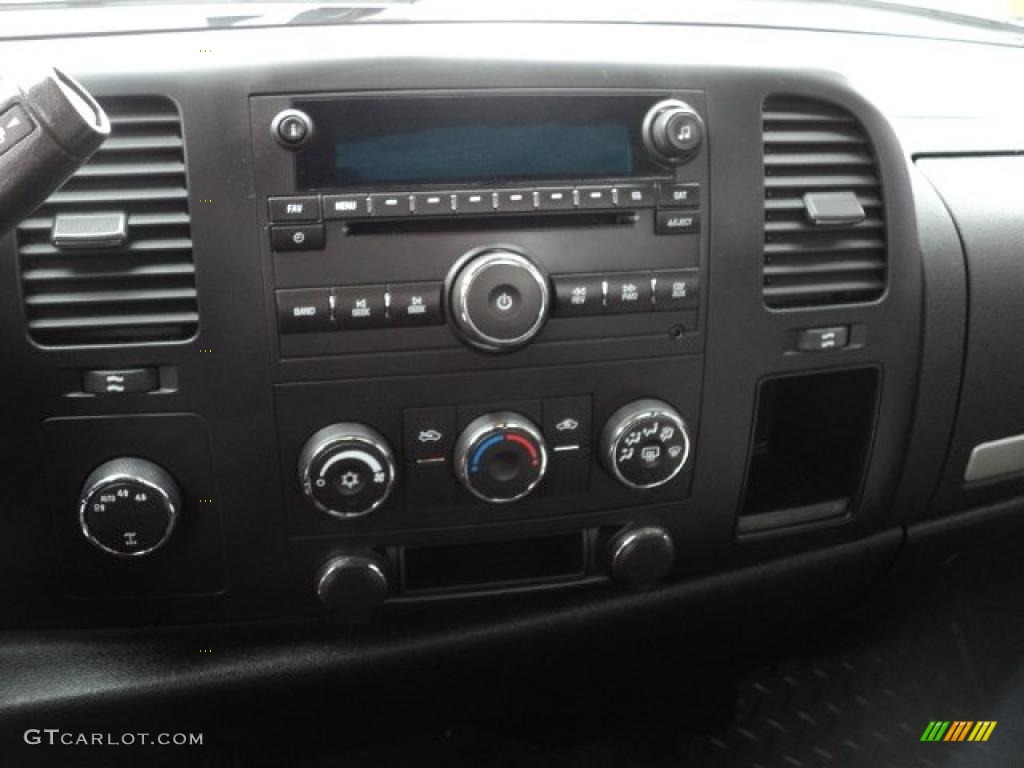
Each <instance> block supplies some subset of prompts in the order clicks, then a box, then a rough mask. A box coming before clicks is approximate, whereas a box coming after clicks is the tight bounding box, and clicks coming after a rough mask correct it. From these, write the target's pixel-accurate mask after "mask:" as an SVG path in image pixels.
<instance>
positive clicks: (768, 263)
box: [763, 96, 887, 308]
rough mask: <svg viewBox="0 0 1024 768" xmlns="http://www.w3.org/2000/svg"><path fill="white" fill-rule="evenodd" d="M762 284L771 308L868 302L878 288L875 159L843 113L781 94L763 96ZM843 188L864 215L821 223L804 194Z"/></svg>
mask: <svg viewBox="0 0 1024 768" xmlns="http://www.w3.org/2000/svg"><path fill="white" fill-rule="evenodd" d="M763 137H764V216H765V223H764V271H763V276H764V287H763V295H764V300H765V303H766V304H767V305H768V306H770V307H775V308H790V307H815V306H830V305H837V304H849V303H857V302H867V301H874V300H875V299H877V298H879V297H880V296H881V295H882V294H883V293H884V292H885V285H886V273H887V257H886V231H885V207H884V203H883V201H884V196H883V194H882V185H881V179H880V176H879V172H878V163H877V158H876V157H875V155H874V153H873V151H872V148H871V142H870V141H869V140H868V136H867V134H866V133H865V132H864V129H863V128H862V127H861V125H860V124H859V123H858V121H857V120H856V118H854V117H853V115H851V114H850V113H848V112H847V111H846V110H844V109H841V108H839V107H837V106H834V105H832V104H827V103H824V102H820V101H814V100H810V99H802V98H797V97H788V96H772V97H769V98H768V99H767V100H766V101H765V105H764V113H763ZM825 192H847V193H852V194H853V195H855V196H856V198H857V201H858V202H859V203H860V205H861V207H862V208H863V209H864V219H863V221H860V222H858V223H855V224H839V225H821V224H817V223H815V222H813V221H812V220H811V218H810V217H809V216H808V212H807V205H806V204H805V201H804V196H805V195H807V194H815V193H825Z"/></svg>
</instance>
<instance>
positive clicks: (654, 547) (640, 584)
mask: <svg viewBox="0 0 1024 768" xmlns="http://www.w3.org/2000/svg"><path fill="white" fill-rule="evenodd" d="M675 556H676V549H675V545H674V544H673V543H672V537H671V536H670V535H669V532H668V531H666V530H665V529H664V528H661V527H659V526H654V525H652V526H646V527H643V528H631V529H627V530H625V531H623V532H622V533H620V534H618V535H617V536H615V537H614V538H612V540H611V541H610V542H608V550H607V565H608V572H609V575H610V576H611V577H612V579H614V580H615V581H616V582H617V583H619V584H621V585H623V586H625V587H629V588H630V589H650V588H651V587H653V586H655V585H656V584H658V583H659V582H660V581H662V580H663V579H664V578H665V577H666V576H668V574H669V573H670V572H671V571H672V564H673V563H674V562H675Z"/></svg>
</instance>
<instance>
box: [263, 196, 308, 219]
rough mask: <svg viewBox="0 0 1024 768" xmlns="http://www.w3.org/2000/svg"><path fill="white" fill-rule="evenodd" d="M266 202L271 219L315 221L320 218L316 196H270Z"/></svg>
mask: <svg viewBox="0 0 1024 768" xmlns="http://www.w3.org/2000/svg"><path fill="white" fill-rule="evenodd" d="M267 202H268V205H269V208H270V220H271V221H317V220H318V219H319V218H320V198H318V197H313V196H310V197H272V198H270V199H269V200H268V201H267Z"/></svg>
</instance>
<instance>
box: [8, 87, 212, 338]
mask: <svg viewBox="0 0 1024 768" xmlns="http://www.w3.org/2000/svg"><path fill="white" fill-rule="evenodd" d="M100 101H101V103H102V105H103V107H104V109H105V110H106V111H107V114H108V115H109V116H110V123H111V127H112V130H111V135H110V137H109V138H108V139H107V140H106V141H105V142H104V144H103V146H102V147H100V149H99V151H98V152H97V153H96V155H95V156H94V157H93V158H92V159H91V160H90V161H89V162H88V163H86V164H85V165H84V166H83V167H82V168H81V169H79V171H78V172H77V173H76V174H75V175H74V176H73V177H72V178H71V179H69V180H68V182H67V183H66V184H65V185H64V186H63V187H62V188H61V189H59V190H58V191H57V192H55V193H54V194H53V195H51V196H50V197H49V199H48V200H47V201H46V202H45V203H44V204H43V205H42V207H40V208H39V210H38V211H36V212H35V213H34V214H33V215H32V217H31V218H29V219H26V220H25V221H23V222H22V223H21V224H20V225H19V226H18V230H17V236H18V254H19V259H20V264H21V280H22V288H23V293H24V297H25V298H24V303H25V313H26V316H27V321H28V329H29V333H30V335H31V336H32V338H33V339H34V340H36V341H37V342H39V343H40V344H43V345H52V346H67V345H90V344H128V343H145V342H157V341H174V340H182V339H188V338H191V337H192V336H193V335H194V334H195V333H196V330H197V328H198V324H199V314H198V306H197V298H196V287H195V267H194V265H193V259H192V233H191V219H190V215H189V207H188V182H187V178H186V170H185V157H184V142H183V140H182V130H181V116H180V115H179V114H178V110H177V107H176V106H175V105H174V104H173V102H171V101H170V100H168V99H164V98H160V97H124V98H112V99H101V100H100ZM93 212H96V213H123V214H125V220H126V223H127V239H126V241H125V242H124V244H123V245H121V246H118V247H106V246H98V247H88V248H76V249H61V248H58V247H56V246H54V245H53V244H52V239H51V236H52V233H53V226H54V221H55V217H56V216H57V215H59V214H62V213H64V214H72V213H78V214H82V213H93Z"/></svg>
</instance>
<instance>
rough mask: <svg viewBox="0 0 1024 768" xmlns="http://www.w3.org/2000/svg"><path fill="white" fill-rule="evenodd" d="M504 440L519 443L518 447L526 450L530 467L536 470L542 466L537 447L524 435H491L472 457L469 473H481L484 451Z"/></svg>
mask: <svg viewBox="0 0 1024 768" xmlns="http://www.w3.org/2000/svg"><path fill="white" fill-rule="evenodd" d="M503 440H508V441H509V442H513V443H517V444H518V445H521V446H523V447H524V448H525V449H526V452H527V453H529V454H530V465H531V466H533V467H534V468H536V467H537V466H538V465H539V464H540V455H539V454H538V453H537V447H536V446H535V445H534V444H533V443H531V442H530V441H529V440H527V439H526V438H525V437H523V436H522V435H517V434H515V433H511V434H507V435H491V436H490V437H488V438H487V439H486V440H484V441H483V442H482V443H480V445H478V446H477V447H476V450H475V451H473V455H472V456H471V457H470V460H469V471H470V472H472V473H474V474H476V473H477V472H479V471H480V457H481V456H483V455H484V451H486V450H487V449H488V448H490V447H491V446H492V445H497V444H498V443H500V442H502V441H503Z"/></svg>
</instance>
